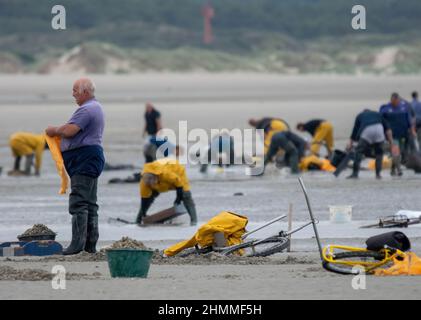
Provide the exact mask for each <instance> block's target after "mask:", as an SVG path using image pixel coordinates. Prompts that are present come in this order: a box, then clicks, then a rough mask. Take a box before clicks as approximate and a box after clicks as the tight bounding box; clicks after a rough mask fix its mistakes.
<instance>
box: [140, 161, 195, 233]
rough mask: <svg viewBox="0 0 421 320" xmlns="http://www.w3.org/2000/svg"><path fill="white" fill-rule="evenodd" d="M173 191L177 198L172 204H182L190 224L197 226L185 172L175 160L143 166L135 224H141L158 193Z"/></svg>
mask: <svg viewBox="0 0 421 320" xmlns="http://www.w3.org/2000/svg"><path fill="white" fill-rule="evenodd" d="M171 190H175V191H176V194H177V197H176V199H175V202H174V204H176V205H178V204H181V202H183V204H184V206H185V207H186V209H187V212H188V213H189V215H190V224H191V225H196V224H197V215H196V207H195V204H194V202H193V198H192V195H191V191H190V184H189V180H188V178H187V174H186V170H185V168H184V166H183V165H181V164H180V163H179V162H178V161H177V160H175V159H161V160H157V161H154V162H151V163H147V164H145V166H144V167H143V172H142V179H141V180H140V196H141V198H142V200H141V205H140V210H139V213H138V215H137V218H136V223H137V224H139V225H140V224H141V223H142V218H143V217H145V216H146V213H147V212H148V209H149V208H150V207H151V205H152V203H153V201H154V200H155V198H156V197H158V195H159V194H160V193H163V192H168V191H171Z"/></svg>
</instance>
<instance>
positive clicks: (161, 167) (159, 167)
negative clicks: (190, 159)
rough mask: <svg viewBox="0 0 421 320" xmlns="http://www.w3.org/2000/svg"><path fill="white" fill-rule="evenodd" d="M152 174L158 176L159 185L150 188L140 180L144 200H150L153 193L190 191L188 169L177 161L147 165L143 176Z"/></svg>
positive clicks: (157, 161)
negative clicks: (177, 190)
mask: <svg viewBox="0 0 421 320" xmlns="http://www.w3.org/2000/svg"><path fill="white" fill-rule="evenodd" d="M145 173H152V174H154V175H156V176H158V183H156V184H154V185H153V186H151V187H149V186H147V185H145V184H144V182H143V180H142V179H141V180H140V196H141V197H142V198H150V197H151V196H152V194H153V191H157V192H159V193H162V192H167V191H170V190H175V189H176V188H183V190H184V191H190V184H189V179H188V178H187V174H186V169H185V167H184V166H183V165H181V164H180V163H179V162H178V161H177V160H175V159H169V158H165V159H160V160H156V161H154V162H151V163H147V164H145V166H144V167H143V171H142V174H145Z"/></svg>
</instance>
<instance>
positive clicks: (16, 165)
mask: <svg viewBox="0 0 421 320" xmlns="http://www.w3.org/2000/svg"><path fill="white" fill-rule="evenodd" d="M21 160H22V157H19V156H18V157H16V159H15V165H14V167H13V170H15V171H19V170H20V161H21Z"/></svg>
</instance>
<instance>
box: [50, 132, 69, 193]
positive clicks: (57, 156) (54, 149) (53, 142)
mask: <svg viewBox="0 0 421 320" xmlns="http://www.w3.org/2000/svg"><path fill="white" fill-rule="evenodd" d="M45 139H46V141H47V144H48V147H49V148H50V153H51V156H52V157H53V160H54V162H55V163H56V168H57V172H58V174H59V176H60V178H61V186H60V191H59V194H65V193H66V191H67V188H68V186H69V177H68V176H67V172H66V168H65V167H64V161H63V156H62V154H61V150H60V142H61V139H60V137H53V138H51V137H49V136H47V135H45Z"/></svg>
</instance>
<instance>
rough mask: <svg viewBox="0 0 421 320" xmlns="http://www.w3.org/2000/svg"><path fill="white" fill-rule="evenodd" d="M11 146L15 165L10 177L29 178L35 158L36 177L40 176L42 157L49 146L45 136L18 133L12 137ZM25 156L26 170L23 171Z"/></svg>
mask: <svg viewBox="0 0 421 320" xmlns="http://www.w3.org/2000/svg"><path fill="white" fill-rule="evenodd" d="M9 145H10V148H11V149H12V153H13V156H14V157H15V165H14V168H13V170H12V171H10V172H9V173H8V174H9V175H10V176H17V175H25V176H29V175H30V174H31V167H32V165H33V161H34V157H35V165H34V166H35V175H36V176H39V174H40V169H41V162H42V155H43V152H44V150H45V149H47V148H48V145H47V144H46V143H45V136H44V135H43V134H33V133H28V132H16V133H14V134H12V135H11V136H10V141H9ZM23 156H25V157H26V162H25V170H24V171H21V170H20V162H21V160H22V157H23Z"/></svg>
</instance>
